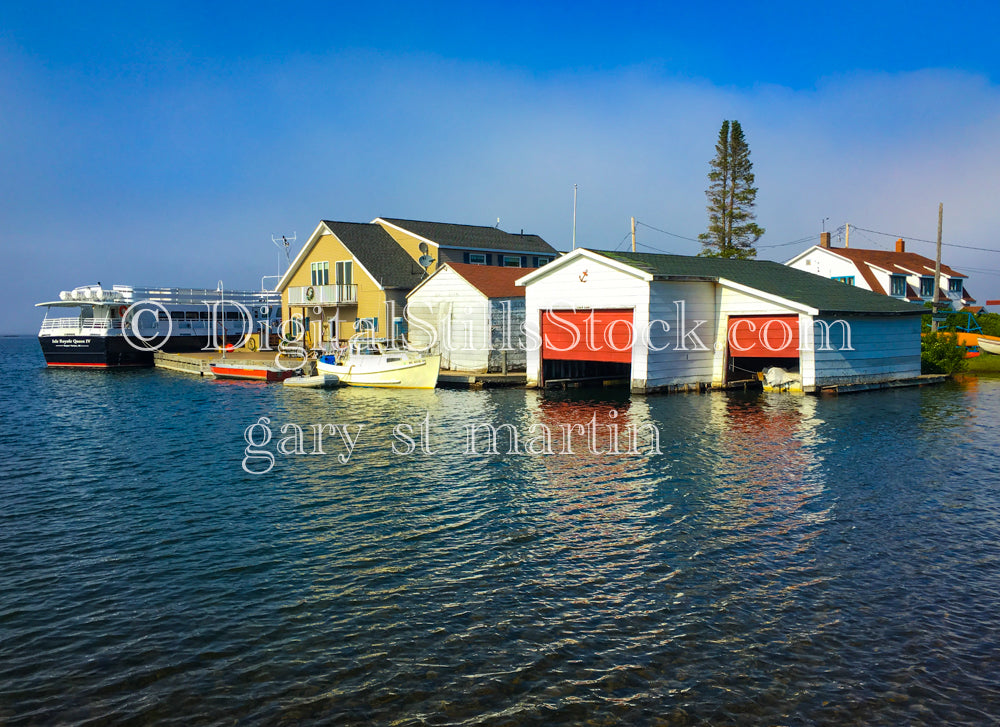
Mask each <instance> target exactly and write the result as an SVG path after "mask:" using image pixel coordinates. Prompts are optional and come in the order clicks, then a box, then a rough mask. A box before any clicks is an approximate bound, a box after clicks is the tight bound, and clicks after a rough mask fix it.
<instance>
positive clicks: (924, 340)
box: [920, 332, 968, 375]
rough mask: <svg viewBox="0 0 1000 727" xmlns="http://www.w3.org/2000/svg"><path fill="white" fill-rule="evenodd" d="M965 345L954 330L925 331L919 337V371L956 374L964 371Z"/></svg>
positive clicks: (966, 366) (965, 366) (966, 365)
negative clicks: (960, 344) (962, 344)
mask: <svg viewBox="0 0 1000 727" xmlns="http://www.w3.org/2000/svg"><path fill="white" fill-rule="evenodd" d="M966 368H968V363H967V362H966V360H965V347H964V346H959V345H958V336H956V335H955V333H954V332H938V333H925V334H924V335H923V336H922V337H921V339H920V371H921V372H922V373H925V374H948V375H951V374H957V373H959V372H960V371H965V369H966Z"/></svg>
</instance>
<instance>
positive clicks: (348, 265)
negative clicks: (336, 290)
mask: <svg viewBox="0 0 1000 727" xmlns="http://www.w3.org/2000/svg"><path fill="white" fill-rule="evenodd" d="M333 272H334V274H335V275H336V276H337V278H336V282H337V285H353V284H354V262H353V261H352V260H341V261H340V262H338V263H337V264H336V266H335V268H334V271H333Z"/></svg>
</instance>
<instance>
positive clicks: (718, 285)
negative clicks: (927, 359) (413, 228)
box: [518, 249, 922, 392]
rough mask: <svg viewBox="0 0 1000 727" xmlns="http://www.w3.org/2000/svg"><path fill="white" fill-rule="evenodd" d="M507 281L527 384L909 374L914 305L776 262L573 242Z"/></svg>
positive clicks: (713, 383)
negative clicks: (778, 373)
mask: <svg viewBox="0 0 1000 727" xmlns="http://www.w3.org/2000/svg"><path fill="white" fill-rule="evenodd" d="M518 283H520V284H523V285H524V286H525V326H526V330H527V367H526V373H527V380H528V385H529V386H543V385H545V384H546V382H552V381H554V380H560V379H586V378H604V379H608V378H614V379H617V378H625V379H627V380H628V381H630V385H631V390H632V391H634V392H653V391H659V390H671V389H677V388H686V387H692V386H693V387H698V388H700V387H722V386H727V385H730V384H732V383H733V382H735V381H742V380H748V379H751V378H756V375H757V372H760V371H763V370H765V369H768V368H770V367H780V368H781V369H783V370H785V371H787V372H788V373H789V375H790V377H793V378H794V379H795V380H796V383H795V385H794V386H792V387H791V388H801V389H802V390H804V391H816V390H817V389H819V388H821V387H824V386H833V385H848V384H849V385H868V384H880V383H884V382H889V381H897V380H901V379H908V378H914V377H917V376H919V375H920V317H919V316H920V313H921V312H922V309H920V308H918V307H917V306H914V305H913V304H911V303H906V302H903V301H898V300H894V299H892V298H889V297H886V296H882V295H876V294H873V293H871V292H868V291H864V290H861V289H860V288H857V287H850V286H846V285H843V284H841V283H838V282H835V281H831V280H819V279H817V278H816V277H815V276H813V275H810V274H808V273H804V272H802V271H799V270H795V269H793V268H790V267H786V266H784V265H781V264H780V263H775V262H768V261H757V260H727V259H719V258H701V257H687V256H681V255H657V254H645V253H616V252H603V251H593V250H586V249H577V250H574V251H573V252H571V253H569V254H567V255H565V256H563V257H560V258H558V259H556V260H555V261H553V262H551V263H549V264H548V265H546V266H545V267H542V268H539V269H538V270H536V271H535V272H533V273H530V274H528V275H526V276H524V277H523V278H521V279H520V280H519V281H518Z"/></svg>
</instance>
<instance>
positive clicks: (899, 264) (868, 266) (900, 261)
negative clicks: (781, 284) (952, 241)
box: [785, 245, 975, 303]
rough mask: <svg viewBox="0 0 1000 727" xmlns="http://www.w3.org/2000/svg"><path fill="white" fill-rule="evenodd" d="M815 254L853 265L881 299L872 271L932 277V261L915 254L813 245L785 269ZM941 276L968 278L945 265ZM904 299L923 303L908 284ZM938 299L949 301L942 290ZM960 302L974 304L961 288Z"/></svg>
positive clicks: (882, 289)
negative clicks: (820, 253)
mask: <svg viewBox="0 0 1000 727" xmlns="http://www.w3.org/2000/svg"><path fill="white" fill-rule="evenodd" d="M814 251H820V252H825V253H829V254H831V255H834V256H836V257H840V258H842V259H844V260H848V261H849V262H852V263H854V267H855V268H856V269H857V271H858V272H859V273H860V274H861V277H862V278H864V279H865V282H866V283H868V287H870V288H871V289H872V290H873V291H875V292H876V293H881V294H882V295H888V292H887V291H886V290H885V288H884V287H883V286H882V284H881V283H879V281H878V278H876V277H875V273H874V271H873V270H872V268H878V269H879V270H883V271H885V272H886V273H888V274H889V275H917V276H920V277H926V276H932V275H934V261H933V260H931V259H930V258H929V257H925V256H923V255H918V254H917V253H915V252H896V251H895V250H869V249H867V248H863V247H822V246H821V245H813V246H812V247H810V248H808V249H806V250H804V251H803V252H801V253H799V254H798V255H796V256H795V257H793V258H792V259H791V260H789V261H788V262H786V263H785V265H791V264H792V263H794V262H796V261H797V260H800V259H802V258H804V257H806V256H807V255H809V254H810V253H812V252H814ZM941 275H944V276H947V277H949V278H968V276H967V275H964V274H963V273H960V272H958V271H957V270H955V269H954V268H952V267H949V266H948V265H945V264H944V263H941ZM906 297H907V299H909V300H915V301H916V300H922V298H921V297H920V295H919V294H918V293H917V291H916V290H914V288H913V286H912V285H910V284H909V283H907V285H906ZM940 297H941V299H942V300H945V299H947V298H948V295H947V293H946V292H945V290H944V289H942V290H941V294H940ZM962 300H963V301H967V302H970V303H972V302H975V298H973V297H972V296H971V295H969V293H968V291H966V290H965V289H964V288H963V290H962Z"/></svg>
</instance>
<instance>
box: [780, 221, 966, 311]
mask: <svg viewBox="0 0 1000 727" xmlns="http://www.w3.org/2000/svg"><path fill="white" fill-rule="evenodd" d="M785 265H788V266H789V267H792V268H795V269H796V270H804V271H805V272H807V273H814V274H816V275H822V276H823V277H824V278H830V279H832V280H836V281H839V282H841V283H847V284H848V285H854V286H857V287H859V288H863V289H864V290H870V291H872V292H875V293H880V294H881V295H888V296H891V297H893V298H899V299H900V300H910V301H915V302H920V301H929V300H933V298H934V261H933V260H931V259H930V258H927V257H924V256H923V255H918V254H916V253H914V252H907V251H906V242H905V241H904V240H902V239H899V240H896V249H895V251H891V250H868V249H865V248H858V247H832V246H831V244H830V233H829V232H824V233H823V234H822V235H821V236H820V244H819V245H813V246H812V247H810V248H809V249H808V250H805V251H804V252H801V253H799V254H798V255H796V256H795V257H793V258H792V259H791V260H789V261H788V262H786V263H785ZM966 279H967V276H965V275H963V274H962V273H960V272H958V271H957V270H954V269H953V268H950V267H949V266H947V265H945V264H943V263H942V265H941V291H940V293H939V297H938V300H941V301H944V303H945V304H950V305H951V306H952V307H953V308H954V309H955V310H961V309H962V308H963V307H965V306H967V305H971V304H973V303H975V302H976V301H975V299H974V298H973V297H972V296H971V295H969V294H968V292H967V291H966V290H965V281H966Z"/></svg>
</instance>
